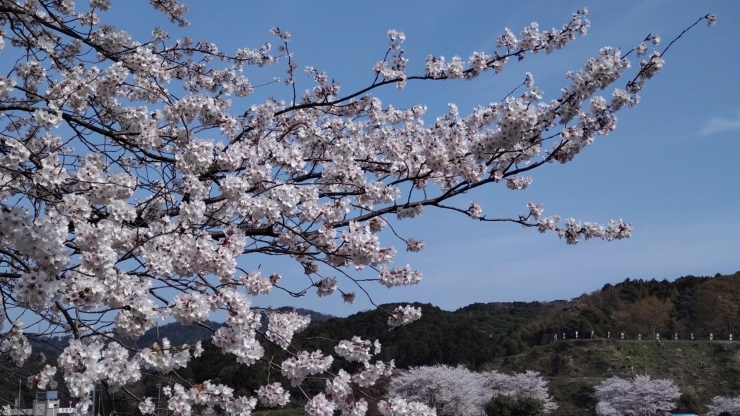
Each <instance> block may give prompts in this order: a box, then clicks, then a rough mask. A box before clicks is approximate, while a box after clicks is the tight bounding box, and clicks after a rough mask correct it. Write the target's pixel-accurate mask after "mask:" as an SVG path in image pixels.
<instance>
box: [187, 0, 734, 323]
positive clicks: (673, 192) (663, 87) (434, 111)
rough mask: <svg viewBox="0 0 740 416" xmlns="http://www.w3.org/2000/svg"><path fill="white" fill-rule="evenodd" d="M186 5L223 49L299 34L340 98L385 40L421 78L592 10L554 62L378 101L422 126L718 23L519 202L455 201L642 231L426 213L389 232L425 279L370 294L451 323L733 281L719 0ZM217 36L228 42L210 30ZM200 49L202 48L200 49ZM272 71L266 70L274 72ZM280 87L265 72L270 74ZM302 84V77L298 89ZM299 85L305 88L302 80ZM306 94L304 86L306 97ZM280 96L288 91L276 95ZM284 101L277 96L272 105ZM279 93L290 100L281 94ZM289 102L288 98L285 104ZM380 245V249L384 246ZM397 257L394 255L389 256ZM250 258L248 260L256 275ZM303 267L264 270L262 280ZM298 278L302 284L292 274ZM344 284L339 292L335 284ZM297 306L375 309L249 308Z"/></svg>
mask: <svg viewBox="0 0 740 416" xmlns="http://www.w3.org/2000/svg"><path fill="white" fill-rule="evenodd" d="M219 5H220V7H211V6H206V7H204V6H205V2H201V3H197V2H196V3H193V4H192V8H191V13H190V19H191V22H192V26H191V28H190V30H193V31H194V33H198V34H201V33H202V34H203V36H204V37H205V38H207V39H209V40H212V41H213V42H215V43H217V44H218V45H219V46H220V47H221V48H222V49H225V50H229V49H231V48H233V47H237V46H239V45H245V46H246V45H256V44H257V43H260V42H263V41H266V40H269V39H268V38H267V37H266V36H265V33H266V32H267V31H268V30H269V28H270V27H272V26H278V27H280V28H281V29H284V30H289V31H290V32H291V33H292V34H293V41H291V44H290V47H291V51H292V52H294V54H295V59H296V60H297V62H298V64H299V67H303V66H304V65H312V66H315V67H317V68H319V69H321V70H325V71H327V73H328V74H329V75H330V76H332V77H334V78H335V79H337V80H338V81H339V82H341V83H342V86H343V91H344V92H348V91H351V90H355V89H357V88H361V87H363V86H366V85H368V84H369V82H370V79H371V76H372V72H371V67H372V65H373V64H374V63H375V62H376V61H377V60H379V59H380V58H381V55H382V53H383V52H384V48H385V43H386V38H385V37H384V35H385V32H386V31H387V30H388V29H391V28H393V29H397V30H402V31H404V32H405V33H406V36H407V41H406V42H405V44H404V49H405V50H406V51H407V54H408V55H407V57H408V58H409V59H410V62H409V68H410V70H409V73H418V72H421V71H422V70H423V69H422V68H423V59H424V57H425V56H426V55H428V54H435V55H444V56H445V57H448V58H449V57H451V56H452V55H455V54H458V55H460V56H462V57H467V56H468V55H469V54H470V53H471V52H473V51H492V50H493V47H494V46H495V38H496V36H498V35H499V34H501V33H502V31H503V29H504V27H507V26H508V27H510V28H512V29H513V30H515V31H517V32H518V31H519V30H520V29H521V27H523V26H524V25H527V24H529V23H530V22H532V21H537V22H538V23H539V24H540V27H541V28H543V29H544V28H550V27H552V26H558V27H559V26H560V25H561V24H562V23H564V22H565V21H567V20H568V19H569V18H570V15H571V13H572V12H574V11H575V10H577V9H579V8H582V7H584V6H585V7H588V9H589V18H590V19H591V22H592V26H591V29H590V31H589V34H588V36H586V37H585V38H581V39H578V40H577V41H576V42H575V43H574V44H572V45H570V46H568V47H567V48H566V49H565V50H562V51H557V52H555V53H553V54H552V55H550V56H545V55H542V56H536V57H530V58H527V59H525V60H524V61H523V62H520V63H514V62H512V63H510V64H508V66H507V68H506V70H505V71H504V73H502V74H501V75H499V76H483V77H481V78H479V79H477V80H475V81H473V82H444V83H416V84H409V86H408V87H407V88H406V89H405V90H404V91H402V92H400V93H399V92H397V91H395V89H394V88H388V89H386V90H383V91H381V92H378V93H377V94H378V95H379V96H380V97H381V98H382V99H383V101H384V103H393V104H394V105H396V106H407V105H412V104H417V103H424V104H426V105H427V106H428V107H429V112H428V113H427V115H428V117H429V119H433V118H434V117H436V116H437V115H439V114H441V113H442V112H443V111H445V109H446V106H447V103H450V102H454V103H456V104H457V105H458V106H459V108H460V110H461V113H467V112H468V111H470V110H471V109H472V108H473V107H475V106H476V105H478V104H488V103H489V102H491V101H498V100H500V99H501V98H502V97H503V96H504V95H505V94H506V93H507V92H508V91H510V90H511V88H512V87H513V86H515V85H517V84H518V83H520V82H521V81H522V80H523V77H524V73H525V72H526V71H530V72H532V73H533V75H534V77H535V80H536V81H537V84H538V85H539V86H540V88H542V89H543V90H544V91H545V97H546V98H547V97H548V93H550V94H557V93H558V91H559V89H560V88H561V87H562V86H564V85H566V80H565V78H564V74H565V72H567V71H568V70H571V69H577V68H579V67H581V66H582V65H583V63H584V62H585V61H586V59H588V58H589V57H590V56H593V55H595V54H596V53H597V51H598V49H599V48H600V47H602V46H614V47H621V48H622V49H623V50H628V49H629V48H631V47H633V46H634V45H636V44H637V42H638V41H640V40H642V39H643V38H644V37H645V36H646V35H647V34H649V33H654V34H655V33H657V34H659V35H660V36H661V37H662V38H663V42H664V45H666V44H667V42H668V41H669V40H670V39H672V38H673V37H674V36H676V35H677V34H678V33H680V32H681V30H683V29H684V28H685V27H687V26H688V25H689V24H691V23H692V22H693V21H695V20H696V19H697V18H698V17H700V16H703V15H705V14H707V13H716V14H717V16H718V23H717V24H716V25H715V26H714V27H712V28H707V27H706V24H703V23H702V24H701V25H700V26H698V27H696V28H694V29H693V30H692V31H691V32H689V33H688V34H687V35H686V36H684V37H683V38H682V39H681V40H680V41H679V42H677V44H675V45H674V46H673V47H672V48H671V50H670V51H669V53H668V54H667V55H666V65H665V67H664V70H663V71H662V72H661V73H660V74H659V75H658V77H657V78H656V79H653V80H652V81H651V82H650V83H649V84H648V86H647V87H646V89H645V90H644V92H643V93H642V94H641V95H642V102H641V104H640V105H639V106H638V107H637V108H636V109H633V110H626V111H623V112H622V113H620V116H619V117H620V120H619V125H618V127H617V130H616V131H615V132H614V133H613V134H611V135H610V136H607V137H605V138H600V139H598V140H597V142H596V143H595V144H594V145H593V146H591V147H589V148H587V149H586V150H585V151H584V152H582V154H581V155H579V156H578V157H577V158H576V159H575V161H574V162H572V163H568V164H566V165H559V164H554V165H548V166H546V167H545V168H543V169H539V170H537V171H535V173H534V174H533V175H532V176H533V178H534V182H533V185H532V186H531V187H530V189H528V190H527V191H523V192H522V191H509V190H506V189H502V188H503V187H501V186H499V187H493V188H489V189H482V190H480V191H478V192H476V193H473V194H470V195H466V196H463V197H462V198H460V200H459V201H458V203H459V204H460V205H467V204H468V203H469V200H470V199H476V200H479V201H480V202H481V203H482V204H483V207H484V210H485V212H486V213H488V214H489V215H493V216H496V215H498V216H514V217H515V216H517V215H518V214H520V213H524V212H525V210H526V203H527V202H528V201H536V202H539V203H544V204H545V207H546V211H545V213H546V214H547V213H550V214H559V215H561V216H563V217H570V216H572V217H574V218H577V219H580V220H592V221H599V222H607V221H608V220H609V219H619V218H623V219H625V220H626V221H629V222H632V223H633V224H634V226H635V229H634V233H633V237H632V238H631V239H629V240H622V241H618V242H612V243H606V242H602V241H588V242H582V243H580V244H578V245H577V246H575V247H573V246H566V244H565V243H564V242H563V241H562V240H559V239H558V238H557V236H555V235H552V234H547V235H541V234H539V233H537V232H536V231H534V230H523V229H522V228H520V227H519V226H516V225H500V224H481V223H478V222H475V221H471V220H469V219H466V218H463V217H462V216H456V215H451V214H450V213H448V212H435V211H432V210H427V213H426V214H425V215H424V216H423V217H422V218H421V219H415V220H410V221H408V220H407V221H403V222H400V223H399V224H397V227H398V229H400V230H402V232H403V235H404V236H413V237H415V238H422V239H424V240H425V242H426V244H427V248H426V249H425V250H424V251H422V252H421V253H416V254H407V253H405V252H403V250H401V249H399V252H400V253H399V256H398V257H397V259H396V263H397V264H398V265H404V264H406V263H407V262H408V263H410V264H411V265H412V266H413V267H418V268H419V269H421V271H422V272H423V274H424V280H423V281H422V283H421V284H420V285H418V286H414V287H410V288H403V289H398V288H394V289H386V288H385V287H382V286H379V285H375V284H372V285H369V286H368V290H369V291H370V293H371V295H372V296H373V299H374V300H375V301H376V303H382V302H391V301H412V300H413V301H420V302H430V303H433V304H435V305H438V306H440V307H442V308H443V309H448V310H454V309H456V308H459V307H462V306H465V305H467V304H470V303H472V302H492V301H514V300H520V301H532V300H553V299H570V298H573V297H576V296H578V295H580V294H582V293H585V292H591V291H594V290H597V289H599V288H601V287H602V286H603V285H604V284H605V283H616V282H619V281H621V280H623V279H624V278H626V277H630V278H635V279H652V278H656V279H663V278H668V279H673V278H676V277H679V276H682V275H688V274H694V275H714V274H715V273H718V272H720V273H733V272H735V271H737V270H740V256H738V254H740V249H738V247H740V219H738V217H737V212H738V206H739V205H740V185H739V184H738V179H740V165H739V164H738V163H737V156H738V151H740V137H738V136H739V135H740V103H738V100H737V93H738V92H740V82H739V81H738V77H737V75H736V73H737V72H736V71H737V69H736V68H737V65H738V59H739V58H738V56H737V54H736V53H734V52H733V51H737V44H736V41H737V38H738V35H740V30H739V29H738V25H737V22H738V21H740V3H736V2H725V1H703V2H693V1H651V2H593V1H581V2H570V1H562V2H551V1H533V2H526V3H524V2H490V1H479V2H455V3H452V2H430V1H423V2H422V1H410V2H383V1H380V2H361V3H360V2H340V1H335V2H328V1H323V2H310V3H298V2H279V1H276V2H271V3H270V5H264V6H263V7H259V8H253V7H249V8H245V7H244V6H243V3H241V2H220V3H219ZM213 27H219V28H228V30H223V31H220V30H213V29H212V28H213ZM196 38H197V37H196ZM267 72H271V71H267ZM270 75H273V73H270ZM298 79H299V81H300V79H301V78H300V77H299V78H298ZM303 85H305V87H303V88H309V86H310V84H309V83H308V80H306V81H304V83H303ZM300 87H302V85H301V84H300V83H299V91H300V90H301V89H302V88H300ZM282 90H284V89H282ZM280 91H281V89H280V88H278V89H276V92H274V93H275V94H276V95H277V96H281V93H280ZM286 92H287V91H283V94H285V93H286ZM282 96H284V97H286V98H287V96H285V95H282ZM386 241H387V240H386ZM396 247H398V248H400V246H399V245H398V244H396ZM251 263H252V261H247V260H245V266H246V267H249V266H250V265H251ZM270 266H272V267H273V268H274V269H276V270H283V268H284V267H285V269H284V270H286V271H287V273H283V274H284V276H285V277H286V278H289V277H290V273H291V271H292V273H295V274H297V273H299V271H298V270H297V269H294V268H291V267H287V266H284V263H283V264H278V263H273V262H270V263H268V264H265V263H262V267H263V269H264V270H265V271H266V272H269V271H270V270H272V269H268V268H266V267H270ZM296 277H298V276H297V275H296ZM340 286H342V287H346V283H345V284H343V282H342V279H340ZM257 303H258V304H261V305H267V304H271V305H273V306H281V305H293V306H302V307H308V308H311V309H315V310H318V311H321V312H327V313H332V314H336V315H346V314H350V313H354V312H356V311H358V310H363V309H368V308H370V307H371V305H370V304H369V302H367V301H366V300H365V299H363V298H362V296H359V298H358V301H357V303H356V304H355V305H353V306H345V305H343V304H342V303H341V300H340V299H339V298H338V297H331V298H329V299H326V298H324V299H318V298H317V297H316V296H315V295H314V294H313V293H312V292H309V294H308V295H307V296H305V297H304V298H301V299H293V298H290V297H288V296H282V295H280V294H276V295H274V296H273V295H271V296H270V298H264V299H261V300H258V301H257Z"/></svg>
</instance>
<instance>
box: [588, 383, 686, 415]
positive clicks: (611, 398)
mask: <svg viewBox="0 0 740 416" xmlns="http://www.w3.org/2000/svg"><path fill="white" fill-rule="evenodd" d="M594 395H595V397H596V399H597V400H598V403H597V405H596V414H597V415H599V416H617V415H622V416H624V415H634V416H638V415H639V416H642V415H669V414H670V410H671V409H673V408H675V407H676V401H677V400H678V399H679V397H681V392H680V391H679V390H678V387H677V386H676V385H675V384H674V383H673V381H672V380H667V379H652V378H650V376H648V375H637V376H635V377H634V378H633V379H632V380H625V379H622V378H619V377H611V378H608V379H606V380H604V381H602V382H601V383H600V384H599V385H598V386H596V392H595V394H594Z"/></svg>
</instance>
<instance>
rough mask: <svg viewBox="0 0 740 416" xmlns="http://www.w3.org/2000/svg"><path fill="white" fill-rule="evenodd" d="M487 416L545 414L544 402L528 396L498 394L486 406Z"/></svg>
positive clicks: (538, 415)
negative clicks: (516, 397)
mask: <svg viewBox="0 0 740 416" xmlns="http://www.w3.org/2000/svg"><path fill="white" fill-rule="evenodd" d="M486 414H487V415H488V416H540V415H544V414H545V406H544V404H543V403H542V402H541V401H539V400H537V399H532V398H530V397H522V398H519V399H515V398H513V397H510V396H498V397H496V398H494V399H493V400H491V402H490V403H488V406H486Z"/></svg>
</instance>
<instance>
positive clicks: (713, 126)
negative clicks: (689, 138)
mask: <svg viewBox="0 0 740 416" xmlns="http://www.w3.org/2000/svg"><path fill="white" fill-rule="evenodd" d="M733 130H740V111H738V112H737V114H735V117H734V118H721V117H715V118H713V119H711V120H709V122H708V123H707V125H706V126H704V128H703V129H701V131H700V132H699V134H700V135H701V136H708V135H710V134H715V133H724V132H727V131H733Z"/></svg>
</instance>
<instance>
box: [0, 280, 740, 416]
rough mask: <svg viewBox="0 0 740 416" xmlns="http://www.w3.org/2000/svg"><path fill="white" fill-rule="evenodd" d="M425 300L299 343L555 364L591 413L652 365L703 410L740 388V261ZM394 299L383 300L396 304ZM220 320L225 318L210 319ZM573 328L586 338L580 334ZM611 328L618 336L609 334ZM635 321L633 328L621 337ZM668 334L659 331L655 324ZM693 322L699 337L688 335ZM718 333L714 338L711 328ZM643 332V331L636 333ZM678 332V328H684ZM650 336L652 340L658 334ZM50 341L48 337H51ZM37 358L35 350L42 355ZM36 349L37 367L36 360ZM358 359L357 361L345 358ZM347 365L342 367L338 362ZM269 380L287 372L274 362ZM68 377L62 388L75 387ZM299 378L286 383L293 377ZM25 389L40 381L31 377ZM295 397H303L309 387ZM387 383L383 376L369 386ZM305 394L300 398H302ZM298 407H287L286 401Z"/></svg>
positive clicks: (315, 325)
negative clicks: (492, 297) (473, 300)
mask: <svg viewBox="0 0 740 416" xmlns="http://www.w3.org/2000/svg"><path fill="white" fill-rule="evenodd" d="M415 306H420V307H421V308H422V310H423V316H422V319H420V320H419V321H417V322H415V323H413V324H411V325H408V326H404V327H399V328H395V329H390V328H389V327H388V326H387V314H386V313H385V312H384V311H383V310H372V311H366V312H361V313H357V314H354V315H352V316H349V317H347V318H335V317H329V316H327V315H322V314H318V313H313V312H312V311H307V310H301V311H299V312H301V313H304V314H306V313H312V315H313V316H312V317H313V322H312V323H311V325H310V326H309V327H308V328H307V329H306V330H305V331H303V332H301V333H299V334H297V336H296V339H295V342H294V344H295V345H296V347H298V348H305V349H309V350H314V349H321V350H323V351H332V350H333V347H334V345H336V342H337V341H339V340H342V339H350V338H351V337H352V336H353V335H359V336H360V337H362V338H364V339H370V340H374V339H379V340H380V342H381V343H382V345H383V349H382V352H381V354H380V355H379V357H378V358H379V359H382V360H386V361H387V360H391V359H393V360H395V362H396V365H397V366H398V367H400V368H404V367H410V366H421V365H434V364H448V365H457V364H462V365H465V366H467V367H468V368H471V369H475V370H486V369H499V370H502V371H506V372H515V371H517V372H518V371H523V370H536V371H540V372H541V373H542V374H544V375H545V376H547V377H548V378H549V380H550V383H551V385H552V388H553V391H554V394H555V397H556V399H557V400H558V401H559V402H560V403H561V408H560V410H559V412H558V414H562V415H566V414H568V415H586V414H592V413H591V411H590V410H589V409H592V408H593V405H594V403H593V398H592V397H593V386H595V385H596V384H598V383H599V382H600V381H601V380H603V379H605V378H607V377H609V376H612V375H620V376H629V375H632V374H636V373H647V374H650V375H651V376H653V377H668V378H672V379H674V380H675V381H676V382H677V384H678V385H679V386H680V387H681V389H682V392H684V393H685V394H684V397H683V398H682V406H683V408H682V409H683V410H687V411H703V409H704V408H703V405H704V404H706V403H708V401H709V399H710V398H711V397H713V396H715V395H729V394H734V395H737V394H740V376H738V374H740V365H739V364H738V362H739V361H738V360H739V359H740V358H739V357H740V350H738V344H736V343H729V342H724V341H720V340H727V339H728V338H729V334H730V333H733V334H736V335H735V339H736V340H737V337H738V336H740V331H739V330H738V329H739V328H738V325H740V273H735V274H733V275H726V276H722V275H716V276H715V277H695V276H685V277H680V278H678V279H676V280H674V281H667V280H663V281H656V280H650V281H643V280H631V279H627V280H625V281H623V282H621V283H618V284H615V285H605V286H604V287H603V288H602V289H600V290H598V291H595V292H593V293H590V294H584V295H582V296H580V297H578V298H575V299H573V300H571V301H562V300H561V301H552V302H528V303H527V302H508V303H486V304H481V303H478V304H472V305H468V306H466V307H464V308H460V309H458V310H456V311H452V312H451V311H444V310H441V309H439V308H438V307H435V306H433V305H429V304H415ZM393 307H395V304H389V305H382V309H385V310H389V309H392V308H393ZM208 325H209V326H210V327H211V328H213V329H215V328H217V327H218V326H220V325H223V324H220V323H216V322H209V323H208ZM158 331H159V332H158V334H159V337H160V338H162V337H167V338H168V339H170V340H171V341H172V343H173V345H181V344H183V343H194V342H196V341H198V340H201V339H203V338H205V337H207V336H208V333H209V331H208V330H207V329H204V328H202V327H198V326H194V325H191V326H181V325H179V324H169V325H165V326H162V327H160V328H159V329H158ZM575 331H578V332H579V334H580V338H590V336H591V331H593V332H594V337H595V339H594V340H590V339H580V340H573V339H572V338H573V337H574V335H575ZM563 332H565V333H566V334H567V337H568V340H567V341H565V342H563V341H562V337H559V338H560V340H558V341H555V340H554V335H555V334H556V333H557V334H562V333H563ZM609 332H611V334H612V337H611V340H606V339H605V338H606V335H607V333H609ZM620 332H625V335H626V340H625V341H619V340H618V337H619V333H620ZM656 333H657V334H660V338H661V340H662V342H660V343H658V342H655V341H654V339H655V334H656ZM691 333H693V334H694V335H695V337H696V339H697V341H695V342H691V341H688V338H689V337H690V334H691ZM710 333H712V334H714V337H715V340H716V341H715V342H709V341H708V339H709V334H710ZM638 334H642V336H643V338H644V339H645V341H637V340H636V339H637V335H638ZM675 334H678V338H679V340H674V338H675V337H674V335H675ZM156 337H157V332H156V331H152V332H150V333H148V334H146V335H145V336H144V337H142V338H140V339H139V340H136V344H137V345H151V343H152V342H154V341H155V340H156ZM648 339H649V340H651V341H648ZM42 341H43V342H42ZM35 344H36V345H37V346H38V347H40V350H41V351H43V352H44V354H45V355H46V356H47V358H48V359H49V361H52V362H54V361H55V360H56V354H57V353H58V351H59V349H60V348H63V347H64V345H65V344H66V339H59V338H55V339H45V340H36V342H35ZM204 348H205V352H204V353H203V355H202V357H200V358H199V359H197V360H194V361H192V362H191V364H190V365H189V366H188V367H187V368H186V369H184V370H181V371H180V375H181V376H182V377H183V378H184V379H186V380H189V381H191V382H194V383H198V382H202V381H204V380H209V379H210V380H214V381H218V382H223V383H226V384H228V385H230V386H233V387H234V389H235V391H236V393H237V394H248V395H251V394H253V392H254V390H255V389H256V388H257V387H258V386H259V385H260V384H261V383H263V382H264V380H266V377H267V372H266V370H265V367H264V366H263V365H259V364H257V365H253V366H250V367H247V366H244V365H240V364H237V363H236V362H235V360H234V359H233V357H231V356H229V355H224V354H222V353H221V352H220V350H218V349H217V348H215V347H214V346H212V345H211V344H210V343H208V342H206V343H204ZM266 349H267V351H266V356H267V357H272V359H273V362H280V361H281V360H282V359H283V358H284V352H283V351H281V350H278V349H276V348H274V347H271V346H269V345H266ZM32 358H33V357H32ZM39 365H40V363H39V362H38V360H36V361H35V360H34V359H31V360H29V363H28V364H27V369H28V370H29V371H33V370H34V369H35V368H38V367H39ZM345 368H346V369H347V370H350V371H351V370H355V369H356V368H353V367H351V366H350V367H345ZM334 370H338V368H334ZM270 377H271V381H279V380H281V376H280V375H279V374H275V372H272V374H271V375H270ZM57 378H58V379H59V381H60V388H59V390H60V398H61V399H62V400H66V399H67V393H66V389H64V387H63V383H61V381H62V380H61V376H59V375H58V377H57ZM156 384H157V380H154V379H145V380H143V381H142V382H141V383H140V384H139V385H138V386H136V387H134V389H133V390H134V391H136V392H138V393H146V394H148V395H154V396H155V397H156V395H157V393H158V390H157V386H156ZM285 384H286V385H289V384H288V383H285ZM323 388H324V383H323V381H321V380H316V381H314V382H309V383H307V384H306V385H305V386H304V391H306V392H307V393H309V394H310V393H311V392H314V391H315V392H318V391H320V390H323ZM17 389H18V381H17V379H12V380H11V379H8V378H7V377H2V376H1V375H0V397H3V398H12V397H16V395H17ZM23 389H24V397H25V399H24V400H26V401H27V400H28V399H30V398H31V396H32V394H33V392H31V391H29V390H28V389H27V388H26V387H25V385H24V387H23ZM292 393H293V394H292V397H301V396H302V394H301V393H300V391H297V390H296V391H294V392H292ZM368 393H369V394H372V395H374V396H376V397H377V396H380V395H382V394H383V390H382V385H381V386H380V387H379V388H377V389H373V390H372V391H368ZM124 399H125V397H124V396H123V395H122V394H120V393H119V394H118V395H116V396H106V400H108V403H107V404H106V406H107V408H108V409H112V408H116V409H119V410H121V411H123V410H126V409H127V408H128V406H129V405H128V404H127V403H126V402H125V400H124ZM294 405H296V406H297V405H299V403H294ZM286 414H288V413H286Z"/></svg>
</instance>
